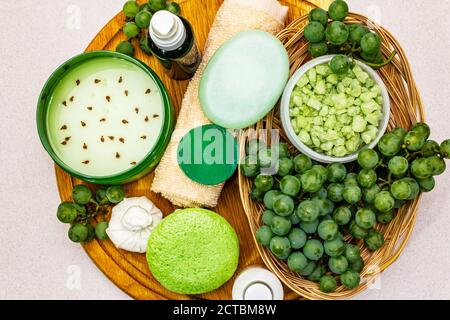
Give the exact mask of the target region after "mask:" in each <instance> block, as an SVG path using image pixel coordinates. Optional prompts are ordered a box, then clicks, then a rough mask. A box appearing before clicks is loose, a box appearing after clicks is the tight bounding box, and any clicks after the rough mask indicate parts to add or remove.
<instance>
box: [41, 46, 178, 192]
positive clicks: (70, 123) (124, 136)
mask: <svg viewBox="0 0 450 320" xmlns="http://www.w3.org/2000/svg"><path fill="white" fill-rule="evenodd" d="M173 126H174V113H173V109H172V106H171V104H170V100H169V97H168V94H167V91H166V89H165V87H164V85H163V83H162V82H161V80H160V79H159V78H158V76H157V75H156V74H155V73H154V72H153V71H152V70H151V69H150V68H149V67H148V66H147V65H145V64H144V63H142V62H140V61H138V60H136V59H134V58H131V57H129V56H126V55H123V54H120V53H117V52H111V51H93V52H88V53H84V54H81V55H78V56H75V57H74V58H72V59H70V60H68V61H67V62H65V63H64V64H63V65H62V66H60V67H59V68H58V69H56V70H55V72H54V73H53V74H52V75H51V76H50V78H49V79H48V81H47V83H46V84H45V85H44V88H43V89H42V92H41V95H40V97H39V101H38V106H37V128H38V133H39V137H40V139H41V142H42V144H43V146H44V148H45V149H46V150H47V152H48V153H49V155H50V156H51V157H52V159H53V160H54V161H55V162H56V163H57V164H58V165H59V166H60V167H61V168H63V169H64V170H65V171H67V172H68V173H69V174H71V175H72V176H74V177H77V178H79V179H81V180H84V181H88V182H92V183H96V184H122V183H127V182H131V181H133V180H136V179H139V178H140V177H142V176H144V175H145V174H147V173H148V172H149V171H151V170H152V169H153V168H154V167H155V166H156V164H157V163H158V162H159V160H160V158H161V157H162V155H163V153H164V150H165V149H166V147H167V144H168V142H169V139H170V136H171V133H172V130H173Z"/></svg>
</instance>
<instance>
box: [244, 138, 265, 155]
mask: <svg viewBox="0 0 450 320" xmlns="http://www.w3.org/2000/svg"><path fill="white" fill-rule="evenodd" d="M265 146H266V145H265V144H264V142H263V141H262V140H258V139H253V140H250V141H249V142H248V143H247V145H246V146H245V153H246V154H247V155H250V156H257V155H258V151H259V149H261V148H263V147H265Z"/></svg>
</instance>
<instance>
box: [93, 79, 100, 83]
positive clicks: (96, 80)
mask: <svg viewBox="0 0 450 320" xmlns="http://www.w3.org/2000/svg"><path fill="white" fill-rule="evenodd" d="M101 81H102V80H100V79H95V80H94V82H95V83H100V82H101Z"/></svg>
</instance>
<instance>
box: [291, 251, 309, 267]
mask: <svg viewBox="0 0 450 320" xmlns="http://www.w3.org/2000/svg"><path fill="white" fill-rule="evenodd" d="M307 265H308V259H306V257H305V255H304V254H303V253H301V252H299V251H297V252H293V253H291V255H290V256H289V258H288V267H289V269H291V270H292V271H294V272H300V271H301V270H303V269H304V268H306V266H307Z"/></svg>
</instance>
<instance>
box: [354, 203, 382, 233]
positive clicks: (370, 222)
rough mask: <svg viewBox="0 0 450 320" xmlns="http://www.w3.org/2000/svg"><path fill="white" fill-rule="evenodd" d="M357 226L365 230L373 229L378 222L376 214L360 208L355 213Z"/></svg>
mask: <svg viewBox="0 0 450 320" xmlns="http://www.w3.org/2000/svg"><path fill="white" fill-rule="evenodd" d="M355 222H356V224H357V225H358V226H359V227H361V228H363V229H370V228H372V227H373V226H374V225H375V223H376V222H377V217H376V215H375V212H373V211H372V210H370V209H366V208H360V209H358V211H356V213H355Z"/></svg>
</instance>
